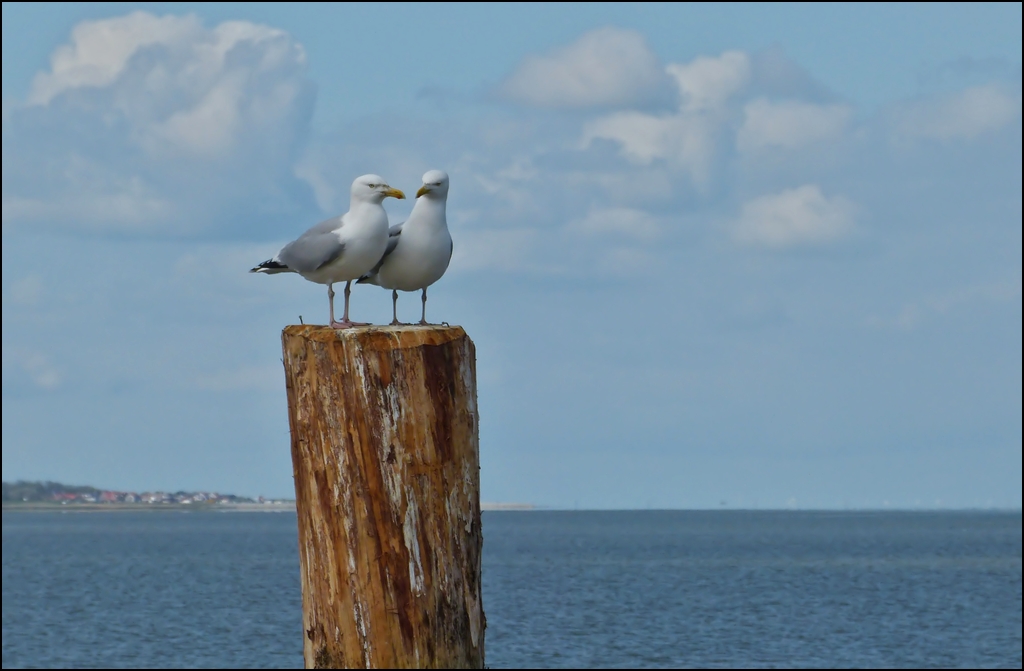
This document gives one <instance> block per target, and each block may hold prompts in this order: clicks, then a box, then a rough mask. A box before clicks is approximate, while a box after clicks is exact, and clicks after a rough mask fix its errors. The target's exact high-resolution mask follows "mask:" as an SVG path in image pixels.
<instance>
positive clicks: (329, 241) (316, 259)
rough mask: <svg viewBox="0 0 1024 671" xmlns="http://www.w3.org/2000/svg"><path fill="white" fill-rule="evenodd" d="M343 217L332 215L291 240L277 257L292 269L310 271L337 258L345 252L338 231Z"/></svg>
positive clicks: (301, 271) (303, 271)
mask: <svg viewBox="0 0 1024 671" xmlns="http://www.w3.org/2000/svg"><path fill="white" fill-rule="evenodd" d="M343 223H344V221H343V220H342V218H341V217H332V218H331V219H327V220H326V221H321V222H320V223H319V224H317V225H316V226H314V227H313V228H311V229H309V230H308V231H306V232H305V233H303V234H302V235H300V236H299V238H298V239H297V240H293V241H292V242H289V243H288V244H287V245H285V246H284V248H283V249H282V250H281V251H280V252H278V254H277V258H278V259H280V260H281V262H282V263H284V264H285V265H287V266H288V267H289V268H291V269H292V270H295V271H296V272H300V273H310V272H313V271H314V270H317V269H319V268H322V267H323V266H325V265H327V264H328V263H330V262H332V261H335V260H337V259H338V258H340V257H341V255H342V254H343V253H344V252H345V243H343V242H342V241H341V240H340V239H339V238H338V234H337V233H336V231H337V230H338V229H339V228H341V227H342V225H343Z"/></svg>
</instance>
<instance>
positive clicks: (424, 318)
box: [420, 287, 427, 326]
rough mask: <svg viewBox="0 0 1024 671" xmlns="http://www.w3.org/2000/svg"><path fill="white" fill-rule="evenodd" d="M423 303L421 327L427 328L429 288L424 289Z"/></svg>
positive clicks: (421, 298)
mask: <svg viewBox="0 0 1024 671" xmlns="http://www.w3.org/2000/svg"><path fill="white" fill-rule="evenodd" d="M420 300H422V301H423V313H422V314H421V315H420V325H421V326H427V288H426V287H423V296H421V297H420Z"/></svg>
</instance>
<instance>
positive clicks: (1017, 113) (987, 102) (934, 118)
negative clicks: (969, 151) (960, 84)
mask: <svg viewBox="0 0 1024 671" xmlns="http://www.w3.org/2000/svg"><path fill="white" fill-rule="evenodd" d="M897 116H898V123H897V126H898V131H899V133H900V135H903V136H905V137H923V138H935V139H939V140H952V139H958V138H963V139H972V138H975V137H977V136H979V135H982V134H984V133H988V132H991V131H995V130H999V129H1000V128H1003V127H1005V126H1007V125H1009V124H1010V123H1013V122H1014V121H1016V122H1017V123H1018V124H1019V123H1020V117H1021V90H1020V84H1019V83H1018V84H1017V87H1016V88H1015V89H1013V88H1007V87H1004V86H1000V85H998V84H986V85H984V86H973V87H970V88H967V89H964V90H962V91H958V92H956V93H954V94H952V95H949V96H946V97H945V98H942V99H939V100H930V101H925V102H919V103H915V104H912V105H908V106H906V107H904V108H903V109H902V110H900V111H899V112H898V115H897Z"/></svg>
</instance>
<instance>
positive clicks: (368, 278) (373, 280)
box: [356, 270, 379, 286]
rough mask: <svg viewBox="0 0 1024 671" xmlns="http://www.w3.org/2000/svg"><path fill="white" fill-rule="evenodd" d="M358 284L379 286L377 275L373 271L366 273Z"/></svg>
mask: <svg viewBox="0 0 1024 671" xmlns="http://www.w3.org/2000/svg"><path fill="white" fill-rule="evenodd" d="M356 284H377V285H378V286H379V280H378V278H377V273H376V272H374V271H372V270H371V271H370V272H368V273H366V274H365V275H363V276H362V277H360V278H359V279H358V280H356Z"/></svg>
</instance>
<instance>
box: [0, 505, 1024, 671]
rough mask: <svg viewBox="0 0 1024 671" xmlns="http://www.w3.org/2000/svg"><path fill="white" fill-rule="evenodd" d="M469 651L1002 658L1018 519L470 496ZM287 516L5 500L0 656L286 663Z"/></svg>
mask: <svg viewBox="0 0 1024 671" xmlns="http://www.w3.org/2000/svg"><path fill="white" fill-rule="evenodd" d="M484 535H485V540H484V572H483V580H484V608H485V611H486V613H487V622H488V627H487V639H486V640H487V663H488V665H489V666H491V667H494V668H501V667H515V666H541V667H574V666H592V667H595V666H596V667H616V666H618V667H626V666H645V667H666V666H762V667H763V666H830V667H834V666H847V667H848V666H861V667H864V666H904V667H906V666H933V667H934V666H943V667H955V666H982V667H1014V668H1020V667H1021V515H1020V514H1019V513H1012V514H1000V513H800V512H786V513H783V512H724V511H723V512H657V511H643V512H500V513H496V512H487V513H484ZM301 635H302V633H301V595H300V593H299V580H298V550H297V544H296V526H295V516H294V514H290V513H276V514H275V513H265V514H259V513H177V512H160V513H100V514H83V513H67V514H61V513H7V512H5V513H4V514H3V667H4V668H12V667H26V666H34V667H53V666H74V667H130V666H148V667H170V666H189V667H217V666H243V667H301V665H302V647H301Z"/></svg>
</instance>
